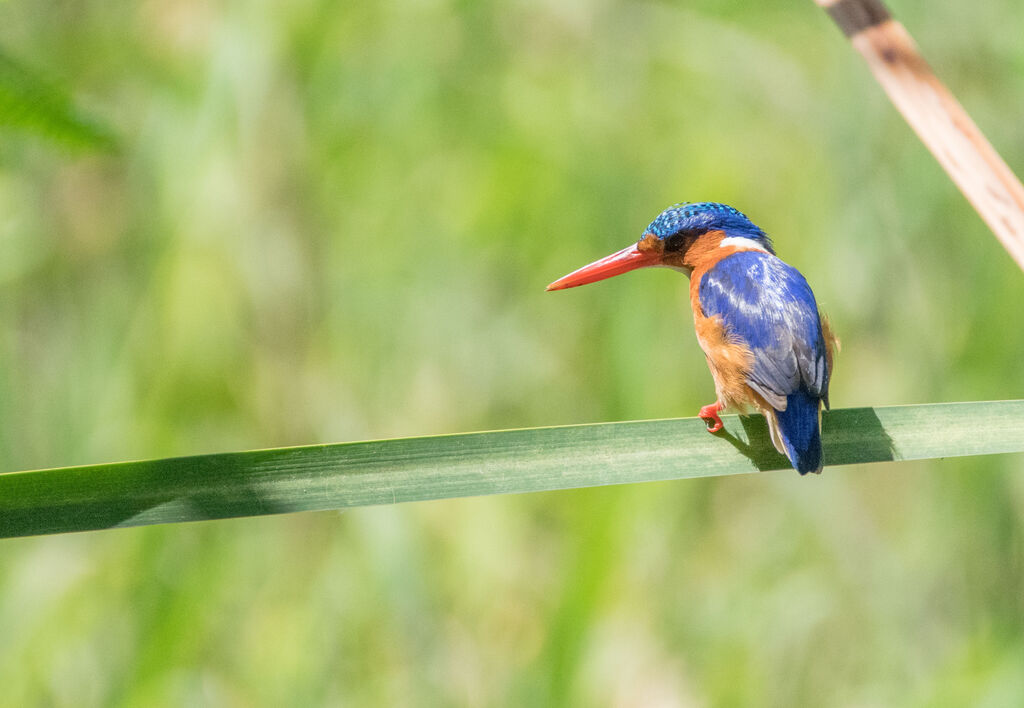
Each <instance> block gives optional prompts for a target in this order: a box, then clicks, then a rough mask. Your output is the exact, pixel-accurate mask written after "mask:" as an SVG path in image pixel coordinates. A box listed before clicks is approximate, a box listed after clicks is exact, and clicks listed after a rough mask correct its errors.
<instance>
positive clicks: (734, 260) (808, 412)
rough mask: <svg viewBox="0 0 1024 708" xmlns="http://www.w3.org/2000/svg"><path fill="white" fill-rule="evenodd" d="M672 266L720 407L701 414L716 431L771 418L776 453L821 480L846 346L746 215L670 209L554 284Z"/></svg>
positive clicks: (703, 206)
mask: <svg viewBox="0 0 1024 708" xmlns="http://www.w3.org/2000/svg"><path fill="white" fill-rule="evenodd" d="M657 266H660V267H668V268H672V269H674V270H677V271H681V272H682V273H685V274H686V275H687V276H688V277H689V278H690V306H691V307H692V309H693V320H694V328H695V330H696V334H697V341H698V343H699V344H700V347H701V349H703V350H704V355H705V358H706V359H707V364H708V368H709V369H710V370H711V376H712V378H713V379H714V383H715V393H716V400H715V402H714V403H711V404H709V405H706V406H704V407H702V408H701V409H700V412H699V416H700V417H701V418H702V419H703V420H704V421H705V423H706V425H707V429H708V432H711V433H717V432H719V431H720V430H722V428H723V425H722V419H721V417H719V413H720V412H721V411H723V410H726V409H737V410H739V411H741V412H742V411H749V410H750V409H751V408H753V409H755V410H757V411H758V412H760V413H762V414H763V415H764V417H765V419H766V420H767V422H768V431H769V435H770V436H771V441H772V444H773V445H774V446H775V449H776V450H778V451H779V452H780V453H781V454H783V455H785V456H786V457H787V458H788V459H789V462H790V464H792V466H793V467H794V468H795V469H796V470H797V471H798V472H799V473H800V474H801V475H805V474H807V473H808V472H813V473H818V474H820V473H821V469H822V466H823V462H824V460H823V457H822V447H821V410H822V406H824V407H825V408H826V409H828V407H829V401H828V388H829V381H830V379H831V377H832V364H833V357H834V353H835V351H836V349H837V348H838V339H836V337H835V335H834V334H833V332H832V327H831V325H830V323H829V320H828V318H827V317H826V316H824V315H822V314H821V312H820V311H819V309H818V304H817V301H816V300H815V298H814V293H813V292H812V291H811V287H810V286H809V285H808V284H807V280H806V279H805V278H804V276H803V275H801V274H800V272H799V271H798V270H797V269H796V268H794V267H792V266H790V265H788V264H786V263H784V262H783V261H782V260H781V259H780V258H779V257H778V256H777V255H775V249H774V246H773V244H772V241H771V239H770V238H769V237H768V235H767V234H766V233H765V232H764V231H763V230H761V228H760V227H758V226H757V225H755V224H754V223H753V222H752V221H751V220H750V219H749V218H748V217H747V216H746V215H745V214H743V213H742V212H740V211H739V210H738V209H735V208H733V207H731V206H728V205H727V204H721V203H718V202H684V203H680V204H674V205H672V206H670V207H668V208H667V209H665V210H664V211H662V212H661V213H660V214H659V215H658V216H657V217H656V218H655V219H654V221H652V222H651V223H650V225H648V226H647V228H646V229H644V231H643V234H642V236H641V238H640V240H639V241H637V243H636V244H634V245H631V246H627V247H626V248H624V249H622V250H621V251H618V252H616V253H613V254H611V255H610V256H606V257H605V258H602V259H600V260H597V261H594V262H593V263H590V264H589V265H585V266H583V267H582V268H579V269H577V270H574V271H573V272H571V273H569V274H568V275H565V276H563V277H561V278H559V279H558V280H556V281H554V282H553V283H551V284H550V285H548V286H547V290H549V291H550V290H563V289H565V288H574V287H577V286H580V285H586V284H588V283H594V282H597V281H599V280H604V279H605V278H610V277H612V276H615V275H620V274H622V273H626V272H628V271H631V270H635V269H637V268H649V267H657Z"/></svg>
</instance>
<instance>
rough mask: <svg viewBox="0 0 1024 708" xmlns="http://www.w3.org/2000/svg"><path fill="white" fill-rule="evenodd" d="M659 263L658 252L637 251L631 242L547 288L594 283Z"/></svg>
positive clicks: (557, 288)
mask: <svg viewBox="0 0 1024 708" xmlns="http://www.w3.org/2000/svg"><path fill="white" fill-rule="evenodd" d="M660 264H661V254H660V253H658V252H657V251H647V252H644V251H639V250H637V247H636V244H633V245H632V246H627V247H626V248H623V249H622V250H621V251H619V252H618V253H613V254H612V255H610V256H605V257H604V258H602V259H601V260H599V261H594V262H593V263H591V264H590V265H585V266H583V267H582V268H580V269H579V270H574V271H573V272H571V273H569V275H563V276H562V277H561V278H559V279H558V280H556V281H555V282H553V283H551V285H549V286H548V287H547V289H548V290H564V289H565V288H575V287H577V286H579V285H586V284H587V283H596V282H597V281H598V280H604V279H605V278H610V277H612V276H613V275H620V274H622V273H626V272H627V271H631V270H635V269H637V268H647V267H649V266H654V265H660Z"/></svg>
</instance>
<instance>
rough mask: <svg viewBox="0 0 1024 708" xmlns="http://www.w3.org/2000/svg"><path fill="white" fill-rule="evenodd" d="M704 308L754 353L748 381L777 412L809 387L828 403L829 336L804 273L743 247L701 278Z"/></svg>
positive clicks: (809, 389)
mask: <svg viewBox="0 0 1024 708" xmlns="http://www.w3.org/2000/svg"><path fill="white" fill-rule="evenodd" d="M699 295H700V306H701V309H702V310H703V311H704V314H705V315H706V316H708V317H715V316H717V317H719V318H720V319H721V321H722V323H723V325H725V328H726V331H727V332H728V333H729V335H730V336H732V337H735V338H736V339H737V340H739V341H741V342H743V343H744V344H746V345H747V346H748V347H749V348H750V350H751V352H752V353H753V355H754V366H753V368H752V370H751V372H750V374H749V377H748V380H747V383H748V384H749V385H750V387H751V388H753V389H754V390H755V391H757V392H758V393H760V394H761V395H762V396H764V398H765V400H767V401H768V402H769V403H770V404H771V405H772V407H774V408H775V409H777V410H784V409H785V408H786V398H787V396H789V394H791V393H794V392H796V391H799V390H801V389H806V391H807V392H808V393H809V394H811V395H812V396H815V397H817V398H821V399H823V400H825V401H826V405H827V401H828V379H829V371H828V365H827V359H826V356H825V339H824V336H823V334H822V330H821V319H820V316H819V314H818V305H817V303H816V302H815V300H814V293H812V292H811V288H810V286H809V285H808V284H807V281H806V280H805V279H804V277H803V276H802V275H800V272H799V271H798V270H797V269H796V268H793V267H792V266H789V265H787V264H785V263H783V262H782V261H781V260H780V259H779V258H777V257H776V256H774V255H772V254H770V253H764V252H762V251H740V252H739V253H734V254H733V255H731V256H727V257H726V258H723V259H722V260H721V261H719V262H718V263H717V264H716V265H715V266H714V267H712V268H711V269H710V270H709V271H708V272H707V273H705V274H704V277H703V278H702V279H701V281H700V286H699Z"/></svg>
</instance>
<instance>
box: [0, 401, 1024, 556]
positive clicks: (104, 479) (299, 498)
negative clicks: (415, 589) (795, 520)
mask: <svg viewBox="0 0 1024 708" xmlns="http://www.w3.org/2000/svg"><path fill="white" fill-rule="evenodd" d="M979 408H984V410H985V425H984V426H980V427H979V426H973V425H970V424H968V423H967V421H968V418H969V416H970V415H971V413H972V412H973V411H974V410H976V409H979ZM723 421H724V422H725V423H726V426H725V430H724V431H723V432H722V433H720V434H719V435H716V436H715V437H714V438H712V437H711V436H710V435H708V434H707V431H706V430H705V429H704V423H703V421H701V420H700V419H699V418H687V419H680V420H658V421H638V422H631V423H603V424H598V425H576V426H563V427H556V428H529V429H524V430H503V431H495V432H489V433H466V434H461V435H437V436H432V437H425V438H406V439H399V440H381V441H375V442H359V443H344V444H339V445H315V446H309V447H291V448H281V449H278V450H257V451H252V452H237V453H226V454H219V455H204V456H198V457H183V458H176V459H169V460H152V461H147V462H125V463H115V464H109V465H92V466H87V467H67V468H63V469H53V470H40V471H35V472H20V473H11V474H5V475H0V538H7V537H11V536H27V535H33V534H43V533H62V532H68V531H91V530H95V529H105V528H113V527H123V526H141V525H146V524H160V523H170V522H182V521H205V520H209V519H223V518H231V517H239V516H259V515H263V514H280V513H285V512H294V511H320V510H324V509H340V508H350V507H358V506H368V505H375V504H394V503H398V502H409V501H427V500H435V499H451V498H453V497H465V496H477V495H482V494H513V493H523V492H537V491H551V490H556V489H575V488H579V487H593V486H598V485H607V484H625V483H630V482H651V481H664V480H669V479H683V478H688V477H713V476H717V475H726V474H740V473H745V472H757V471H763V470H777V469H787V468H789V462H788V461H787V460H786V459H785V457H783V456H782V455H780V454H778V453H777V452H776V451H775V449H774V448H773V447H772V444H771V441H770V440H769V436H768V429H767V426H766V425H765V422H764V418H762V417H761V416H751V417H746V418H741V417H737V416H725V418H724V419H723ZM823 430H824V433H825V441H826V446H825V455H826V461H827V463H828V465H829V466H836V465H848V464H858V463H867V462H889V461H895V460H919V459H928V458H935V457H957V456H961V455H987V454H993V453H1006V452H1024V401H996V402H990V403H945V404H934V405H926V406H892V407H889V408H859V409H846V410H839V411H831V412H827V413H825V415H824V421H823Z"/></svg>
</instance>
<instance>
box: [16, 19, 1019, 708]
mask: <svg viewBox="0 0 1024 708" xmlns="http://www.w3.org/2000/svg"><path fill="white" fill-rule="evenodd" d="M892 9H893V11H894V12H895V13H896V14H897V16H898V17H899V18H900V19H902V20H903V21H904V22H905V23H906V24H907V25H908V27H909V28H910V30H911V32H912V33H913V34H914V35H915V37H916V39H917V40H918V42H919V43H920V44H921V45H922V47H923V49H924V51H925V54H926V56H927V57H928V58H929V59H930V61H931V62H932V63H933V65H934V66H935V68H936V70H937V71H938V73H939V75H940V76H942V77H943V78H944V79H945V80H946V81H947V82H948V83H949V84H950V86H951V87H952V88H953V90H954V92H955V93H957V94H958V96H959V97H960V99H961V100H962V102H963V103H964V104H965V106H966V107H967V109H968V110H969V111H970V112H971V113H972V115H973V116H974V118H975V120H976V121H977V122H978V123H979V125H980V126H981V127H982V129H983V130H984V131H985V132H986V134H987V135H988V137H989V138H990V139H991V141H992V142H993V143H994V144H995V146H996V147H997V149H998V150H999V151H1000V152H1001V153H1002V154H1003V156H1004V157H1005V159H1006V160H1007V162H1008V163H1009V164H1010V165H1011V166H1012V167H1014V168H1015V169H1016V171H1017V172H1018V173H1019V174H1020V173H1024V133H1022V132H1021V122H1020V116H1021V115H1022V111H1024V40H1022V39H1021V33H1020V28H1021V27H1022V26H1024V5H1022V4H1021V3H1020V2H1018V1H1017V0H1000V1H998V2H997V1H993V2H988V3H961V4H948V5H942V6H941V7H938V6H936V5H935V4H934V3H929V2H925V0H901V1H900V2H893V3H892ZM0 58H2V63H0V69H2V71H0V98H4V97H7V98H6V99H5V100H7V101H8V103H7V104H4V103H2V102H0V109H2V108H3V106H4V105H7V109H6V113H5V112H4V111H3V110H0V122H3V123H4V125H0V469H2V470H4V471H10V470H17V469H29V468H40V467H48V466H63V465H70V464H80V463H90V462H104V461H113V460H121V459H136V458H147V457H161V456H171V455H185V454H192V453H202V452H214V451H223V450H233V449H246V448H258V447H272V446H280V445H292V444H305V443H314V442H332V441H347V440H359V439H366V438H381V437H389V436H402V435H420V434H429V433H442V432H456V431H467V430H479V429H492V428H506V427H518V426H533V425H550V424H562V423H579V422H590V421H605V420H622V419H637V418H655V417H672V416H683V415H685V416H689V415H694V414H695V412H696V410H697V408H698V407H699V406H700V405H701V404H704V403H708V402H710V401H711V400H712V399H713V397H714V391H713V387H712V383H711V378H710V376H709V374H708V372H707V369H706V366H705V363H704V359H703V355H702V354H701V352H700V350H699V348H698V346H697V344H696V341H695V338H694V335H693V333H692V327H691V316H690V314H689V311H688V307H687V301H686V281H685V279H682V278H681V277H680V276H679V275H678V274H677V273H673V272H671V271H667V270H657V271H647V272H643V273H641V274H632V275H629V276H625V277H622V278H618V279H616V280H613V281H609V282H607V283H603V284H601V285H599V286H592V287H588V288H582V289H579V290H574V291H569V292H564V293H555V294H550V293H545V292H544V286H545V285H546V284H547V283H548V282H549V281H551V280H553V279H554V278H555V277H557V276H560V275H562V274H563V273H565V272H567V271H569V270H572V269H574V268H576V267H578V266H580V265H582V264H584V263H586V262H589V261H590V260H593V259H594V258H597V257H599V256H603V255H605V254H606V253H609V252H611V251H612V250H614V249H618V248H621V247H623V246H625V245H626V244H628V243H630V242H631V241H633V240H635V239H636V238H638V237H639V235H640V233H641V230H642V229H643V227H644V226H645V225H646V224H647V223H648V222H649V221H650V220H651V219H652V218H653V217H654V216H655V215H656V214H657V213H658V212H659V211H660V210H661V209H662V208H664V207H665V206H667V205H669V204H671V203H673V202H676V201H684V200H691V201H692V200H705V199H707V200H717V201H725V202H728V203H731V204H733V205H735V206H737V207H739V208H740V209H742V210H743V211H745V212H746V213H747V214H748V215H750V216H751V217H752V218H753V219H754V221H755V222H757V223H758V224H759V225H761V226H762V227H764V228H765V229H766V230H767V231H768V232H769V233H770V234H771V235H772V236H773V237H774V238H775V242H776V246H777V248H778V251H779V253H780V255H781V256H782V257H783V258H784V259H785V260H787V261H788V262H790V263H792V264H793V265H795V266H797V267H798V268H800V270H802V271H803V273H804V274H805V275H806V276H807V278H808V280H809V281H810V282H811V284H812V285H813V287H814V288H815V291H816V292H817V295H818V299H819V302H820V303H821V305H822V307H823V309H825V310H826V311H827V312H829V313H830V315H831V317H832V320H833V322H834V324H835V327H836V330H837V332H838V333H839V335H840V336H841V338H842V340H843V350H842V355H841V357H840V358H839V360H838V364H837V370H836V375H835V378H834V380H833V389H832V391H833V392H832V401H833V405H835V406H837V407H848V406H863V405H885V404H898V403H918V402H932V401H954V400H986V399H999V398H1019V397H1022V396H1024V366H1022V363H1021V362H1022V355H1021V352H1022V351H1024V327H1022V326H1021V321H1022V315H1021V307H1022V304H1024V277H1022V274H1021V272H1020V271H1019V270H1018V269H1017V268H1016V266H1015V265H1014V264H1013V262H1012V261H1011V260H1010V258H1009V257H1008V256H1007V254H1006V253H1005V252H1004V251H1003V250H1002V248H1001V247H1000V246H999V244H998V243H997V241H996V240H995V238H993V237H992V235H991V234H990V233H989V232H988V230H987V229H986V228H985V226H984V225H983V223H982V222H981V220H980V219H979V218H978V217H977V216H976V215H975V214H974V212H973V211H972V210H971V208H970V207H969V206H968V204H967V203H966V201H965V200H964V199H963V198H962V197H961V196H960V194H959V193H958V192H957V191H956V189H955V188H954V187H953V186H952V184H951V183H950V182H949V180H948V179H947V178H946V177H945V175H944V174H943V173H942V172H941V170H940V168H939V167H938V166H937V164H936V163H935V161H934V160H933V159H932V157H931V156H930V155H929V154H928V152H927V151H926V150H925V148H924V147H923V146H922V145H921V144H920V143H919V141H918V140H917V139H916V137H914V136H913V134H912V133H911V131H910V129H909V128H908V127H907V126H906V125H905V124H904V123H903V121H902V119H901V118H900V117H899V116H898V114H897V113H896V112H895V110H894V109H893V108H892V107H891V106H890V104H889V103H888V101H887V99H886V98H885V97H884V95H883V94H882V92H881V90H880V88H879V87H878V86H877V85H876V84H875V83H874V81H873V79H872V78H871V76H870V74H869V73H868V71H867V68H866V67H865V66H864V64H863V62H862V61H861V59H860V58H859V56H857V55H856V54H855V52H854V51H853V50H852V49H851V48H850V46H849V44H848V43H847V42H846V41H845V40H844V39H843V38H842V36H841V34H840V33H839V32H838V31H837V30H836V28H835V27H834V26H833V25H832V24H831V22H830V20H829V19H828V18H827V16H826V15H825V14H824V13H823V12H821V11H820V10H819V9H817V8H816V7H814V5H813V4H812V3H811V2H810V0H806V1H804V2H796V3H745V2H737V1H733V2H721V1H716V0H702V1H699V2H690V3H685V4H682V3H679V4H671V3H652V2H610V1H602V0H597V1H595V2H586V1H583V0H573V1H571V2H561V1H557V0H514V1H513V2H506V3H473V2H444V1H443V0H419V1H414V2H398V1H395V2H365V3H330V2H316V1H314V0H297V1H295V2H291V3H260V2H242V1H238V2H231V1H228V2H222V3H206V2H200V1H199V0H180V1H175V0H145V1H144V2H140V3H101V2H89V3H76V2H56V1H50V0H36V1H34V2H28V1H27V0H4V1H3V2H0ZM5 91H6V93H4V92H5ZM12 92H13V93H12ZM19 92H20V93H19ZM33 92H35V93H39V92H41V94H40V95H43V96H44V97H45V96H49V98H47V99H46V100H45V101H43V103H45V102H46V101H49V102H50V104H53V105H52V106H51V108H52V109H53V111H54V112H55V114H59V113H60V112H61V111H64V112H65V113H66V115H65V120H64V123H61V121H60V120H57V119H53V120H50V119H47V118H46V117H45V115H44V116H43V117H42V118H40V117H38V116H35V117H33V115H32V114H31V112H29V113H27V114H26V113H25V110H24V109H25V107H24V106H21V105H20V104H19V100H20V99H19V98H18V96H22V97H24V96H26V95H35V94H34V93H33ZM9 95H13V96H14V98H13V99H10V98H9ZM61 96H64V97H66V99H69V100H70V103H67V100H65V101H64V103H63V104H62V103H61V100H62V99H61ZM40 100H43V99H40ZM47 105H49V104H47ZM12 106H13V108H12ZM19 106H20V107H19ZM62 106H63V107H62ZM19 110H20V111H21V112H20V113H19ZM44 113H45V111H44ZM48 121H49V122H48ZM984 424H985V409H984V407H983V406H979V407H978V409H977V415H976V417H974V418H972V419H970V420H965V421H964V425H977V426H982V425H984ZM1022 519H1024V463H1022V458H1021V457H1020V456H1004V457H993V458H975V459H967V460H948V461H934V462H927V463H908V464H890V465H877V466H872V467H864V468H857V467H843V468H830V469H826V470H825V474H824V475H823V476H822V477H821V478H814V479H801V478H799V477H798V476H797V475H796V473H794V472H791V471H787V472H777V473H764V474H760V475H753V476H743V477H736V478H721V479H707V480H699V481H687V482H678V483H660V484H647V485H634V486H627V487H616V488H604V489H592V490H581V491H572V492H562V493H551V494H534V495H525V496H518V497H496V498H483V499H466V500H457V501H446V502H438V503H423V504H411V505H404V506H397V507H392V508H375V509H366V510H357V511H350V512H347V513H344V514H339V513H318V514H299V515H293V516H282V517H269V518H260V519H250V520H239V521H228V522H214V523H200V524H185V525H174V526H166V527H151V528H141V529H134V530H121V531H109V532H99V533H87V534H78V535H69V536H64V537H53V538H30V539H21V540H10V541H3V542H0V686H2V687H3V689H2V693H0V704H3V705H19V706H26V705H45V706H94V705H95V706H99V705H147V706H149V705H225V706H251V705H314V704H331V705H353V706H362V705H372V706H376V705H473V706H477V705H579V706H594V705H617V706H701V705H716V706H745V705H780V706H789V705H797V704H803V705H822V704H825V705H845V706H888V705H911V706H914V705H922V706H923V705H929V706H931V705H966V704H971V705H984V706H1009V705H1020V704H1022V702H1024V670H1022V667H1024V521H1022Z"/></svg>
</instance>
